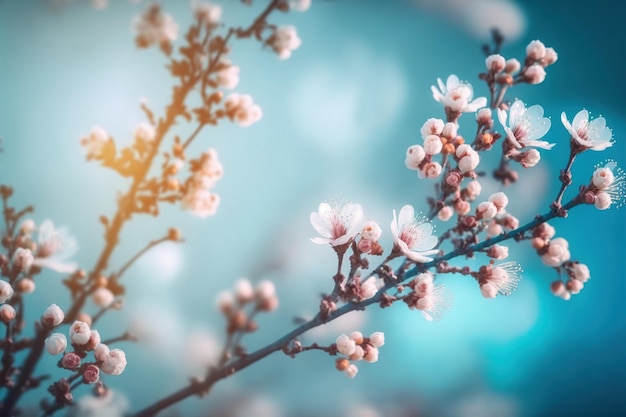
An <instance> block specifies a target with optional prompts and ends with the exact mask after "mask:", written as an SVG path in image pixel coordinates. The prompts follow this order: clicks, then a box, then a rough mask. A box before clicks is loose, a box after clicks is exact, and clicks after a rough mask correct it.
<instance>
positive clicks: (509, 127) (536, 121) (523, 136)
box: [498, 100, 555, 149]
mask: <svg viewBox="0 0 626 417" xmlns="http://www.w3.org/2000/svg"><path fill="white" fill-rule="evenodd" d="M498 120H499V121H500V124H501V125H502V127H503V128H504V131H505V132H506V137H507V139H508V140H509V141H510V142H511V143H512V144H513V146H515V147H516V148H523V147H527V146H534V147H537V148H542V149H552V147H553V146H554V145H555V144H554V143H548V142H546V141H543V140H538V139H539V138H542V137H543V136H545V134H546V133H548V130H550V124H551V122H550V119H548V118H547V117H543V107H541V106H540V105H538V104H536V105H534V106H530V107H528V108H526V106H525V105H524V103H523V102H522V101H520V100H515V101H514V102H513V104H512V105H511V108H510V110H509V121H508V124H507V113H506V112H505V111H504V110H502V109H498Z"/></svg>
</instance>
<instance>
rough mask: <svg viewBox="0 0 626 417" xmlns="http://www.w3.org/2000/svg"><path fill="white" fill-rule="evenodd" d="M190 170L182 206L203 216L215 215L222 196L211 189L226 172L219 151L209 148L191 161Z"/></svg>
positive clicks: (184, 188)
mask: <svg viewBox="0 0 626 417" xmlns="http://www.w3.org/2000/svg"><path fill="white" fill-rule="evenodd" d="M189 170H190V171H191V176H190V177H189V178H188V179H187V181H186V182H185V185H184V186H183V189H182V192H183V195H182V199H181V206H182V207H183V209H185V210H189V211H191V212H192V213H193V214H194V215H196V216H198V217H201V218H205V217H208V216H212V215H214V214H215V213H216V211H217V207H218V206H219V203H220V198H219V196H218V195H217V194H214V193H212V192H211V190H212V189H213V187H215V185H216V184H217V181H218V180H219V179H221V178H222V176H223V174H224V170H223V168H222V164H221V163H220V161H219V159H218V157H217V151H216V150H215V149H209V150H208V151H206V152H204V153H203V154H202V155H201V156H200V158H198V159H195V160H192V161H190V163H189Z"/></svg>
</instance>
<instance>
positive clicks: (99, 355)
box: [93, 343, 110, 362]
mask: <svg viewBox="0 0 626 417" xmlns="http://www.w3.org/2000/svg"><path fill="white" fill-rule="evenodd" d="M109 351H110V350H109V347H108V346H107V345H105V344H104V343H100V344H99V345H98V346H96V348H95V349H94V351H93V356H94V357H95V358H96V360H97V361H98V362H104V360H105V359H106V357H107V356H109Z"/></svg>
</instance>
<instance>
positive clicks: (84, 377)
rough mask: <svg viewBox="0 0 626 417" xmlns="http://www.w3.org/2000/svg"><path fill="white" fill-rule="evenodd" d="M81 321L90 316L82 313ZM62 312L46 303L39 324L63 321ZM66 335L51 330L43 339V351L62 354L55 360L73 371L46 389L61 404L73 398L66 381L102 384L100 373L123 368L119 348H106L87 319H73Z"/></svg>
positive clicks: (50, 325) (48, 326)
mask: <svg viewBox="0 0 626 417" xmlns="http://www.w3.org/2000/svg"><path fill="white" fill-rule="evenodd" d="M83 318H84V319H85V320H88V321H90V320H91V319H90V317H89V316H86V315H84V316H83ZM64 319H65V313H64V312H63V310H62V309H61V308H60V307H59V306H57V305H56V304H52V305H50V306H49V307H48V308H47V309H46V310H45V311H44V313H43V314H42V316H41V320H40V323H41V325H42V326H44V327H45V328H46V329H49V330H53V329H54V328H55V327H57V326H59V325H60V324H61V323H63V320H64ZM69 344H70V345H71V348H72V349H71V350H70V351H68V350H67V348H68V338H67V337H66V336H65V334H63V333H58V332H55V333H52V334H50V336H48V337H47V338H46V340H45V348H46V351H47V352H48V353H49V354H51V355H55V356H56V355H60V354H63V356H62V357H61V359H59V362H58V366H59V368H62V369H66V370H68V371H71V372H72V373H73V375H72V376H70V377H69V378H61V379H60V380H59V381H57V382H55V383H53V384H52V385H51V386H50V388H49V389H48V390H49V391H50V392H51V393H52V394H53V395H54V396H55V397H56V399H57V401H60V402H61V403H63V404H70V403H71V402H72V400H73V395H72V392H71V391H72V389H73V386H71V385H70V384H69V382H71V381H73V380H75V379H77V378H79V377H80V378H81V382H82V383H84V384H96V383H99V384H102V383H101V382H100V372H103V373H105V374H108V375H120V374H121V373H122V372H124V369H125V368H126V364H127V361H126V354H125V353H124V351H122V350H121V349H110V348H109V347H108V346H107V345H106V344H104V343H102V342H101V339H100V333H99V332H98V331H97V330H95V329H92V328H91V326H90V323H89V322H85V321H80V320H76V321H74V322H73V323H72V325H71V326H70V329H69ZM89 352H92V353H93V360H92V361H89V360H86V358H87V355H88V353H89Z"/></svg>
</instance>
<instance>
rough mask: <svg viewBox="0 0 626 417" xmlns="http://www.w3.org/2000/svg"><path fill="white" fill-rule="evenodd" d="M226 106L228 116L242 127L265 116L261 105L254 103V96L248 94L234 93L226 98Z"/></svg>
mask: <svg viewBox="0 0 626 417" xmlns="http://www.w3.org/2000/svg"><path fill="white" fill-rule="evenodd" d="M224 107H225V108H226V114H227V115H228V117H229V118H230V119H231V120H233V121H235V122H237V123H238V124H239V125H240V126H242V127H247V126H250V125H251V124H253V123H255V122H258V121H259V120H261V117H262V116H263V112H262V111H261V107H259V105H258V104H254V103H253V102H252V97H251V96H249V95H248V94H237V93H232V94H231V95H229V96H228V97H227V98H226V101H225V102H224Z"/></svg>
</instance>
